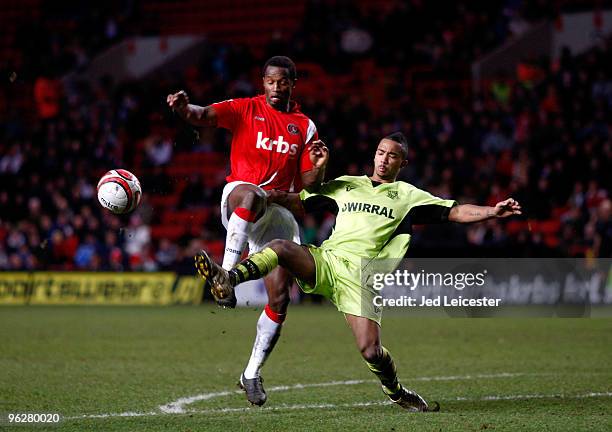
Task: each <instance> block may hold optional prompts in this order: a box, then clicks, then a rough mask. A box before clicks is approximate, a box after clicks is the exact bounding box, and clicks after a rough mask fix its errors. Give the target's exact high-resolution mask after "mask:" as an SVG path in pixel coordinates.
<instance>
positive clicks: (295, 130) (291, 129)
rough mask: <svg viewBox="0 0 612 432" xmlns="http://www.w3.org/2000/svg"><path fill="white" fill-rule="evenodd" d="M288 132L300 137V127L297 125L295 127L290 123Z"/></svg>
mask: <svg viewBox="0 0 612 432" xmlns="http://www.w3.org/2000/svg"><path fill="white" fill-rule="evenodd" d="M287 132H289V133H290V134H291V135H299V133H300V130H299V129H298V127H297V126H296V125H294V124H293V123H289V124H288V125H287Z"/></svg>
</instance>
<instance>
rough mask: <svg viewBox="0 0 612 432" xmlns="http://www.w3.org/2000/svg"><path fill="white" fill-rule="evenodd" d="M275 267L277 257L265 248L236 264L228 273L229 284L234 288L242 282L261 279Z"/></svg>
mask: <svg viewBox="0 0 612 432" xmlns="http://www.w3.org/2000/svg"><path fill="white" fill-rule="evenodd" d="M277 265H278V255H276V252H274V251H273V250H272V249H271V248H269V247H267V248H265V249H264V250H262V251H260V252H256V253H254V254H253V255H251V256H249V257H248V258H247V259H245V260H243V261H241V262H239V263H238V264H236V266H235V267H234V268H233V269H231V270H230V271H229V277H230V282H231V284H232V285H233V286H236V285H238V284H239V283H242V282H246V281H249V280H255V279H259V278H262V277H264V276H265V275H267V274H268V273H270V272H271V271H272V270H273V269H274V267H276V266H277Z"/></svg>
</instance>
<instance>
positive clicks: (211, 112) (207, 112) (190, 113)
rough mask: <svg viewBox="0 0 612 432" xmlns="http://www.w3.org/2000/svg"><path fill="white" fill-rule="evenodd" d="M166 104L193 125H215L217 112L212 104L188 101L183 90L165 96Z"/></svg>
mask: <svg viewBox="0 0 612 432" xmlns="http://www.w3.org/2000/svg"><path fill="white" fill-rule="evenodd" d="M166 102H167V103H168V106H169V107H170V108H172V110H173V111H174V112H176V113H177V114H178V115H180V116H181V118H182V119H183V120H185V121H186V122H188V123H190V124H192V125H194V126H204V127H215V126H217V113H216V112H215V109H214V108H213V107H212V106H210V105H209V106H207V107H201V106H199V105H192V104H190V103H189V96H187V93H186V92H185V91H184V90H181V91H179V92H177V93H174V94H169V95H168V97H166Z"/></svg>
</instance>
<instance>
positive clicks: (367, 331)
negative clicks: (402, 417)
mask: <svg viewBox="0 0 612 432" xmlns="http://www.w3.org/2000/svg"><path fill="white" fill-rule="evenodd" d="M345 317H346V321H347V322H348V324H349V326H350V327H351V330H352V331H353V335H354V336H355V342H356V343H357V348H358V349H359V351H360V352H361V355H362V357H363V359H364V360H365V362H366V364H367V366H368V368H369V369H370V370H371V371H372V373H374V375H376V376H377V377H378V379H379V380H380V382H381V384H382V390H383V393H385V395H387V397H389V399H391V401H393V402H394V403H396V404H398V405H399V406H401V407H402V408H405V409H408V410H411V411H438V410H439V409H440V406H439V405H438V403H437V402H435V406H434V407H432V408H430V407H429V405H428V404H427V402H425V399H423V398H422V397H421V396H419V395H418V394H417V393H415V392H414V391H411V390H406V389H405V388H404V387H403V386H402V385H401V384H400V383H399V380H398V378H397V369H396V368H395V363H394V362H393V358H392V357H391V354H390V353H389V351H387V349H386V348H385V347H384V346H382V344H381V343H380V326H379V325H378V323H376V322H374V321H372V320H370V319H368V318H364V317H359V316H355V315H349V314H346V315H345Z"/></svg>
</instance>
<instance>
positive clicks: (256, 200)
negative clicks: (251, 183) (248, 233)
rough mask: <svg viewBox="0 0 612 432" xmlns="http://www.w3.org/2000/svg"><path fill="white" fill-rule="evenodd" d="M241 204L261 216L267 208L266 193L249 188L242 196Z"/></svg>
mask: <svg viewBox="0 0 612 432" xmlns="http://www.w3.org/2000/svg"><path fill="white" fill-rule="evenodd" d="M241 206H242V207H244V208H247V209H249V210H251V211H252V212H254V213H257V215H258V216H261V213H263V212H264V211H265V209H266V195H265V193H263V192H262V191H259V190H255V189H249V190H248V191H246V192H245V193H244V195H243V196H242V202H241Z"/></svg>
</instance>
